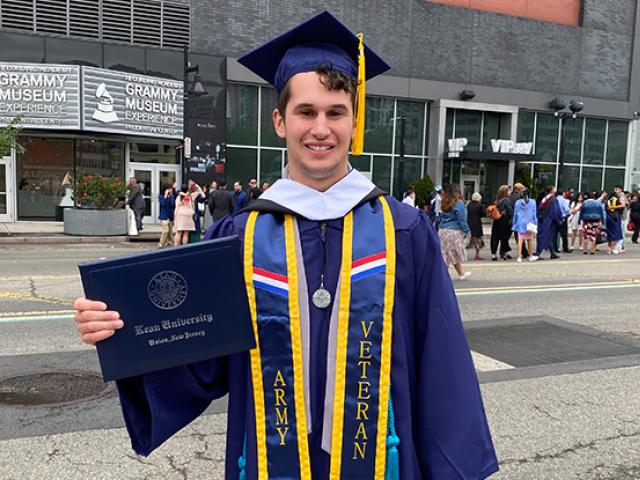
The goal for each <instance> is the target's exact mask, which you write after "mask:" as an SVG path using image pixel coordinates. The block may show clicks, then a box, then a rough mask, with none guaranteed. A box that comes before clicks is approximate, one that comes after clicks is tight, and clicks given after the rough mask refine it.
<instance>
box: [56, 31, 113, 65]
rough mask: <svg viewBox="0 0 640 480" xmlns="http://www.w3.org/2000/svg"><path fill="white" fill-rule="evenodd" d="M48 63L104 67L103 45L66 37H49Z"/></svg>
mask: <svg viewBox="0 0 640 480" xmlns="http://www.w3.org/2000/svg"><path fill="white" fill-rule="evenodd" d="M47 63H66V64H70V65H88V66H91V67H102V45H101V44H100V43H93V42H81V41H79V40H68V39H66V38H47Z"/></svg>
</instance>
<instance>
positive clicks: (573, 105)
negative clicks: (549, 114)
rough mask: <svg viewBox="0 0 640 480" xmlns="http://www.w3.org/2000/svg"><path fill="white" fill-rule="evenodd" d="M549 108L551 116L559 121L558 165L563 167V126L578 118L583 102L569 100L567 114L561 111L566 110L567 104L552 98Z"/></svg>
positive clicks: (564, 135)
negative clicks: (551, 112) (551, 111)
mask: <svg viewBox="0 0 640 480" xmlns="http://www.w3.org/2000/svg"><path fill="white" fill-rule="evenodd" d="M549 107H551V109H552V110H553V115H554V116H555V117H558V118H559V119H560V139H559V142H558V144H559V145H560V152H559V157H560V158H559V162H558V163H559V164H560V166H561V167H562V166H563V165H564V141H565V137H566V131H565V125H566V122H567V121H573V120H575V119H576V118H578V113H579V112H581V111H582V110H583V109H584V102H582V101H581V100H571V101H570V102H569V105H568V107H569V110H570V111H571V113H569V112H565V111H563V110H564V109H565V108H567V102H565V101H564V100H560V99H559V98H557V97H556V98H554V99H553V100H551V101H550V102H549Z"/></svg>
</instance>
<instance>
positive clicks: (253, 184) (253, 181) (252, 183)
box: [248, 178, 258, 188]
mask: <svg viewBox="0 0 640 480" xmlns="http://www.w3.org/2000/svg"><path fill="white" fill-rule="evenodd" d="M248 185H249V188H256V187H257V186H258V181H257V180H256V179H255V178H251V179H249V183H248Z"/></svg>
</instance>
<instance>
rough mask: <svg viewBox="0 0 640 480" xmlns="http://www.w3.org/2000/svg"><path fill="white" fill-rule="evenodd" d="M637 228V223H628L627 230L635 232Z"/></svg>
mask: <svg viewBox="0 0 640 480" xmlns="http://www.w3.org/2000/svg"><path fill="white" fill-rule="evenodd" d="M635 229H636V224H635V223H633V222H631V221H630V222H629V223H627V230H628V231H629V232H633V231H634V230H635Z"/></svg>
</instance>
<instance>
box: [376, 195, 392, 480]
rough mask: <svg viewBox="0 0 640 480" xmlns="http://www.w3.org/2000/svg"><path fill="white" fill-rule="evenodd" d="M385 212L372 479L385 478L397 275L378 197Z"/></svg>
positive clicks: (388, 213) (387, 215) (389, 221)
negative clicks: (376, 429) (383, 277)
mask: <svg viewBox="0 0 640 480" xmlns="http://www.w3.org/2000/svg"><path fill="white" fill-rule="evenodd" d="M378 198H379V199H380V203H381V204H382V211H383V215H384V238H385V249H386V251H387V267H386V270H385V284H384V311H383V324H382V352H381V364H380V387H379V403H378V432H377V438H376V469H375V480H384V474H385V467H386V464H385V463H386V459H387V448H386V447H387V427H388V421H389V418H388V417H389V394H390V392H391V388H390V387H391V338H392V334H393V301H394V298H395V278H396V230H395V226H394V224H393V217H392V216H391V210H390V209H389V204H388V203H387V200H386V199H385V198H384V197H382V196H380V197H378Z"/></svg>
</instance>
